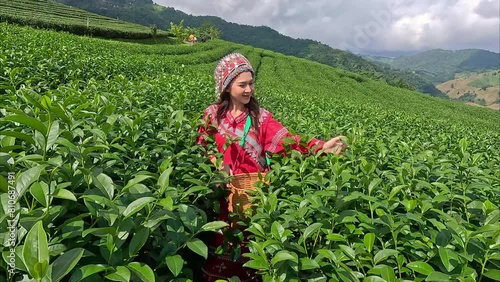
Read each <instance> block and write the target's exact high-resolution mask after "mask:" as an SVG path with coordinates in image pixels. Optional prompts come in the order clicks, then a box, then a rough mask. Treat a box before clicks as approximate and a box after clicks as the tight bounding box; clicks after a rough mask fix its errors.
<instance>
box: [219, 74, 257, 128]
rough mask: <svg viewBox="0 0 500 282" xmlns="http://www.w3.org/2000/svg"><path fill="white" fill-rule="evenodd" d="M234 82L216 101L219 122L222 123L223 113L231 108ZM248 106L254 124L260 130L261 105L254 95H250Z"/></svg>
mask: <svg viewBox="0 0 500 282" xmlns="http://www.w3.org/2000/svg"><path fill="white" fill-rule="evenodd" d="M232 83H233V82H231V83H230V84H229V86H228V87H227V88H226V90H225V91H224V92H223V93H222V95H220V99H219V101H217V103H216V104H217V105H219V108H218V109H217V124H220V122H221V120H222V117H223V115H224V114H225V113H227V111H228V110H229V104H230V103H231V95H230V94H229V89H231V84H232ZM246 107H247V108H248V113H249V114H250V117H251V118H252V126H253V127H254V128H255V130H256V131H257V132H259V117H260V116H259V115H260V105H259V102H257V99H256V98H255V96H254V95H252V97H250V102H248V104H246Z"/></svg>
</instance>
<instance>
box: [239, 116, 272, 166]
mask: <svg viewBox="0 0 500 282" xmlns="http://www.w3.org/2000/svg"><path fill="white" fill-rule="evenodd" d="M251 125H252V118H251V117H250V115H248V116H247V121H246V122H245V128H244V129H243V136H242V137H241V142H240V146H241V147H243V146H245V139H246V138H247V135H248V131H249V130H250V126H251ZM266 164H267V166H270V165H271V160H270V159H269V157H268V156H267V152H266Z"/></svg>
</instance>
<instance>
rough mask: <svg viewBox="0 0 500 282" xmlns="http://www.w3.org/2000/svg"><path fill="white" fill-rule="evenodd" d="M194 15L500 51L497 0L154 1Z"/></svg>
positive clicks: (355, 45)
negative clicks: (437, 0)
mask: <svg viewBox="0 0 500 282" xmlns="http://www.w3.org/2000/svg"><path fill="white" fill-rule="evenodd" d="M155 2H156V3H158V4H160V5H164V6H170V7H174V8H175V9H178V10H181V11H184V12H186V13H188V14H193V15H214V16H218V17H221V18H223V19H225V20H227V21H229V22H235V23H241V24H249V25H255V26H261V25H266V26H269V27H271V28H273V29H275V30H277V31H278V32H280V33H282V34H285V35H288V36H291V37H295V38H309V39H313V40H317V41H321V42H323V43H325V44H328V45H330V46H332V47H334V48H339V49H344V50H345V49H348V50H351V51H354V52H363V53H369V52H382V51H421V50H425V49H433V48H442V49H463V48H482V49H488V50H492V51H495V52H500V29H499V26H500V15H499V13H500V2H499V1H498V0H442V1H439V2H437V3H436V2H435V1H433V0H421V1H416V0H371V1H365V0H352V1H343V0H310V1H302V0H255V1H243V0H218V1H201V0H155Z"/></svg>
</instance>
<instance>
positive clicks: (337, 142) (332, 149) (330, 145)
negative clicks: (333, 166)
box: [323, 135, 347, 155]
mask: <svg viewBox="0 0 500 282" xmlns="http://www.w3.org/2000/svg"><path fill="white" fill-rule="evenodd" d="M345 138H346V137H345V136H342V135H340V136H337V137H334V138H332V139H330V140H328V141H326V142H325V144H324V145H323V151H324V152H325V153H334V154H336V155H339V154H340V153H342V150H344V149H345V148H346V147H347V144H346V143H344V141H342V139H345Z"/></svg>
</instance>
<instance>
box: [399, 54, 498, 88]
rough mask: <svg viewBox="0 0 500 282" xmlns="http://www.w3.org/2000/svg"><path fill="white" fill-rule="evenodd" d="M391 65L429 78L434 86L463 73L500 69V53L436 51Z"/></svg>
mask: <svg viewBox="0 0 500 282" xmlns="http://www.w3.org/2000/svg"><path fill="white" fill-rule="evenodd" d="M389 65H390V66H392V67H394V68H398V69H404V70H410V71H414V72H415V73H417V74H419V75H421V76H423V77H425V78H427V79H428V80H430V81H432V82H433V83H434V84H439V83H442V82H445V81H448V80H451V79H455V74H457V73H462V72H482V71H485V70H491V69H496V68H499V67H500V53H494V52H491V51H486V50H480V49H465V50H457V51H450V50H442V49H434V50H429V51H425V52H422V53H418V54H415V55H411V56H401V57H397V58H394V59H393V60H391V62H389Z"/></svg>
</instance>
